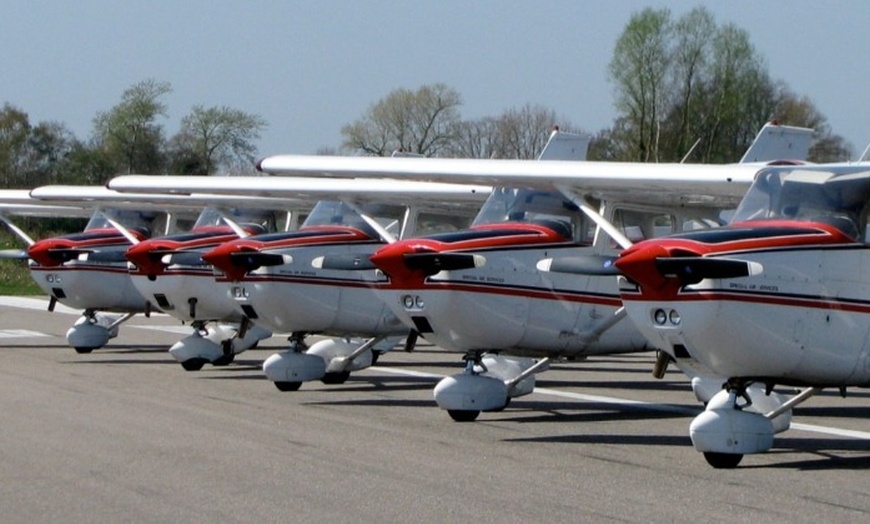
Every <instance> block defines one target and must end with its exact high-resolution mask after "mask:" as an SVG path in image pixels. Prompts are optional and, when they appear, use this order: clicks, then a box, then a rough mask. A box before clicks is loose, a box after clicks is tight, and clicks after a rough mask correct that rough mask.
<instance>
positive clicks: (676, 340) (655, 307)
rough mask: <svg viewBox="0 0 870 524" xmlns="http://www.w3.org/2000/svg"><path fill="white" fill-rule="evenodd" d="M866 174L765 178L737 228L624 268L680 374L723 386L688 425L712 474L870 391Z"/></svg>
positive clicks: (627, 288)
mask: <svg viewBox="0 0 870 524" xmlns="http://www.w3.org/2000/svg"><path fill="white" fill-rule="evenodd" d="M868 168H870V164H863V165H861V164H855V165H822V166H817V167H802V168H769V169H764V170H762V171H761V172H760V173H759V174H758V176H757V178H756V180H755V182H754V184H753V185H752V188H751V189H750V190H749V192H748V193H747V194H746V196H745V198H744V199H743V201H742V203H741V204H740V207H739V208H738V210H737V212H736V214H735V216H734V218H733V221H732V223H731V224H730V225H729V226H728V227H725V228H721V229H717V230H715V231H703V232H691V233H686V234H682V235H676V236H672V237H665V238H660V239H654V240H647V241H644V242H639V243H637V244H634V245H633V246H631V247H629V248H628V249H626V250H625V251H623V252H622V253H621V254H620V256H619V258H617V259H616V260H615V261H614V266H615V268H616V269H617V270H618V272H619V273H621V274H622V275H624V276H623V277H621V278H620V281H621V282H620V296H621V298H622V301H623V303H624V304H625V308H626V311H627V313H628V315H629V316H630V317H631V318H632V320H633V321H634V323H635V324H636V325H637V327H638V328H639V329H640V330H641V331H642V332H643V334H644V335H645V336H646V338H647V339H648V340H649V341H650V342H651V343H652V344H654V345H655V347H657V348H658V349H660V350H661V351H664V352H666V353H667V354H668V355H670V356H671V357H672V358H673V359H674V360H675V361H676V362H677V363H678V364H679V365H680V367H681V368H683V367H685V368H689V369H694V370H695V371H697V372H698V373H700V374H703V375H709V376H718V377H724V378H722V379H721V381H720V382H719V383H720V384H722V385H721V386H720V387H722V388H723V389H722V391H721V392H720V393H718V394H717V395H716V396H715V397H713V399H712V400H711V401H710V402H709V403H708V404H707V407H706V410H705V411H704V412H703V413H702V414H701V415H699V416H698V417H697V418H695V419H694V420H693V421H692V423H691V426H690V436H691V438H692V443H693V445H694V446H695V448H696V449H697V450H698V451H701V452H702V453H703V454H704V456H705V458H706V459H707V461H708V462H709V463H710V464H711V465H712V466H713V467H716V468H733V467H736V466H737V465H738V464H739V462H740V461H741V459H742V457H743V455H745V454H752V453H762V452H765V451H767V450H769V449H770V448H771V447H772V445H773V439H774V434H775V433H778V432H780V431H784V430H785V429H787V428H788V417H790V414H791V409H792V408H793V407H795V406H797V405H798V404H800V403H802V402H804V401H806V400H807V399H809V398H810V397H812V396H813V395H815V394H816V393H818V392H819V391H820V390H822V389H823V388H837V389H840V390H841V392H842V393H843V394H845V390H846V388H847V387H867V386H870V344H868V340H870V338H868V337H870V328H868V326H870V324H868V322H867V320H868V318H870V317H868V314H870V273H868V272H867V271H866V268H867V267H870V250H868V247H867V246H868V243H870V204H868V202H870V171H867V169H868ZM776 386H793V387H796V388H803V389H802V391H801V392H800V393H799V394H797V395H795V396H793V397H791V398H787V397H786V396H784V395H783V394H777V393H775V392H773V393H772V391H773V389H774V387H776Z"/></svg>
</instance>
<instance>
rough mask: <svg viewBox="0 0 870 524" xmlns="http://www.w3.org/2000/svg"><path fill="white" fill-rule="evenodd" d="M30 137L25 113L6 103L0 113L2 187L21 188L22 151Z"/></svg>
mask: <svg viewBox="0 0 870 524" xmlns="http://www.w3.org/2000/svg"><path fill="white" fill-rule="evenodd" d="M28 136H30V121H29V119H28V117H27V113H25V112H24V111H22V110H20V109H18V108H15V107H13V106H11V105H9V104H8V103H6V104H4V105H3V110H2V111H0V177H2V180H3V187H17V186H21V185H22V183H23V181H22V171H23V166H22V164H23V159H24V150H25V146H26V144H27V137H28Z"/></svg>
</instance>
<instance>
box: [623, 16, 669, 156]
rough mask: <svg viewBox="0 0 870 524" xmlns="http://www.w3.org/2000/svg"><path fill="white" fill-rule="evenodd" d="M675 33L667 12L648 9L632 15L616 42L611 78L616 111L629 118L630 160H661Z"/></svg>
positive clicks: (627, 121)
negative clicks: (615, 89)
mask: <svg viewBox="0 0 870 524" xmlns="http://www.w3.org/2000/svg"><path fill="white" fill-rule="evenodd" d="M672 33H673V27H672V24H671V21H670V10H668V9H666V8H663V9H659V10H656V9H652V8H646V9H644V10H643V11H641V12H640V13H638V14H635V15H632V17H631V19H630V20H629V22H628V25H627V26H626V28H625V30H624V31H623V32H622V34H621V35H620V36H619V38H618V39H617V41H616V47H615V48H614V51H613V58H612V59H611V61H610V65H609V72H610V78H611V80H612V81H613V82H615V83H616V86H617V98H616V107H617V109H618V110H619V111H621V112H622V114H623V115H625V116H626V117H627V120H626V122H625V123H626V125H627V130H628V132H629V135H630V137H631V142H630V144H628V145H629V147H630V150H629V151H628V153H629V157H630V158H631V159H634V160H639V161H641V162H649V161H658V160H659V150H658V148H659V138H660V126H661V119H663V118H664V116H665V114H666V113H665V110H664V103H665V95H666V93H667V89H666V81H667V78H668V68H669V65H670V62H671V52H670V47H669V43H670V38H671V35H672Z"/></svg>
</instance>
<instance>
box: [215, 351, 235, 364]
mask: <svg viewBox="0 0 870 524" xmlns="http://www.w3.org/2000/svg"><path fill="white" fill-rule="evenodd" d="M235 359H236V354H235V353H230V354H228V355H223V356H220V357H218V358H216V359H215V360H214V362H212V363H211V365H212V366H228V365H230V364H232V363H233V361H234V360H235Z"/></svg>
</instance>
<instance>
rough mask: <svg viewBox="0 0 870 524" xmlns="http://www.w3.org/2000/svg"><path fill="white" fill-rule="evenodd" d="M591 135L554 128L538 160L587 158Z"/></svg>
mask: <svg viewBox="0 0 870 524" xmlns="http://www.w3.org/2000/svg"><path fill="white" fill-rule="evenodd" d="M588 150H589V136H587V135H577V134H574V133H566V132H564V131H559V130H558V129H554V130H553V132H552V133H550V139H549V140H547V144H546V145H545V146H544V149H542V150H541V154H540V155H538V160H586V151H588Z"/></svg>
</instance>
